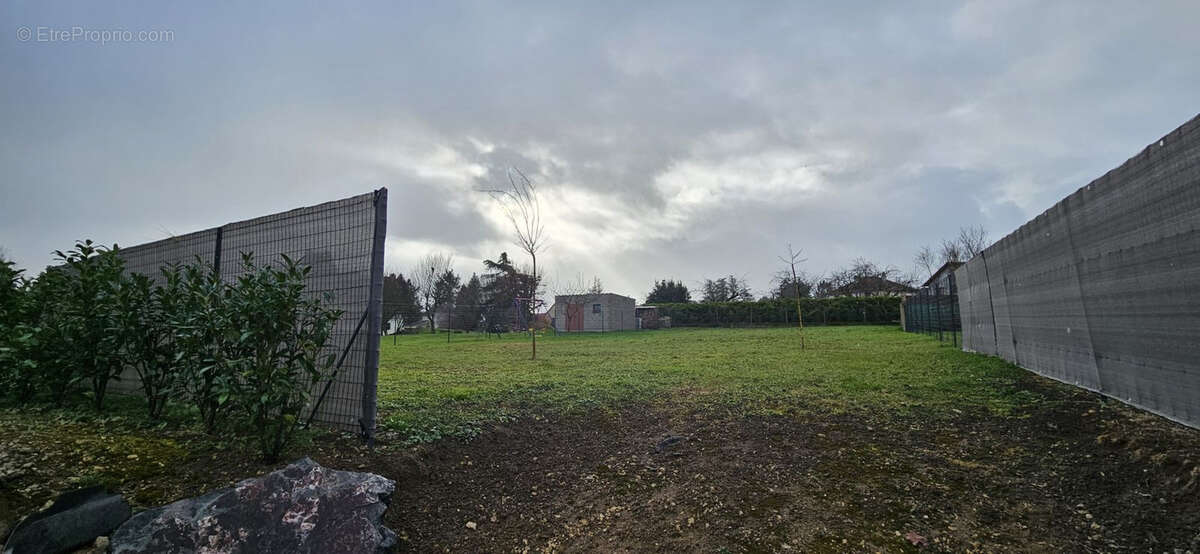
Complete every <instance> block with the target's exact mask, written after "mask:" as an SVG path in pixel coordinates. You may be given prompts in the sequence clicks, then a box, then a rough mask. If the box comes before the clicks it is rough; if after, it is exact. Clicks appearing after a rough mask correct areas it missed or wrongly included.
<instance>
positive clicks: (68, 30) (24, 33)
mask: <svg viewBox="0 0 1200 554" xmlns="http://www.w3.org/2000/svg"><path fill="white" fill-rule="evenodd" d="M17 40H19V41H21V42H92V43H98V44H109V43H116V42H171V41H173V40H175V31H173V30H171V29H140V30H131V29H96V28H91V27H83V26H81V25H75V26H72V27H47V26H41V25H39V26H36V27H18V28H17Z"/></svg>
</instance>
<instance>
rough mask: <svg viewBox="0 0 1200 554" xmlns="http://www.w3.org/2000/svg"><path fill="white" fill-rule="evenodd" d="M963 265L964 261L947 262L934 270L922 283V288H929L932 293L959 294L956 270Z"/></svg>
mask: <svg viewBox="0 0 1200 554" xmlns="http://www.w3.org/2000/svg"><path fill="white" fill-rule="evenodd" d="M962 265H963V262H946V263H944V264H942V267H940V268H938V270H937V271H935V272H933V275H930V276H929V279H927V280H926V281H925V283H923V284H922V285H921V288H927V289H929V292H930V293H931V294H936V295H946V294H958V287H957V286H955V283H954V270H956V269H958V268H959V267H960V266H962Z"/></svg>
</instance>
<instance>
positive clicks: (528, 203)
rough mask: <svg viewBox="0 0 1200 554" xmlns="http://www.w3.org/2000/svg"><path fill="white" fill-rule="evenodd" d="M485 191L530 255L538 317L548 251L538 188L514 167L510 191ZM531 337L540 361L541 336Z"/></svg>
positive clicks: (532, 293)
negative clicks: (542, 262)
mask: <svg viewBox="0 0 1200 554" xmlns="http://www.w3.org/2000/svg"><path fill="white" fill-rule="evenodd" d="M484 192H486V193H488V194H489V195H490V196H491V197H492V199H494V200H496V201H498V202H499V203H500V205H501V207H503V209H504V215H505V216H506V217H507V218H508V221H509V222H510V223H512V226H513V231H514V232H515V233H516V236H517V238H516V244H517V246H519V247H521V250H522V251H524V252H525V253H526V254H529V258H530V259H531V260H532V261H533V290H531V291H529V302H530V306H531V307H532V308H533V313H534V314H536V313H537V308H538V304H539V302H538V285H539V283H541V275H538V270H537V255H538V252H540V251H542V250H544V249H545V248H546V243H545V227H543V226H542V209H541V204H540V203H539V202H538V195H537V188H536V187H534V186H533V182H532V181H530V180H529V178H528V177H526V176H525V174H524V173H521V170H519V169H517V168H515V167H513V168H509V170H508V187H507V188H500V189H488V190H484ZM529 337H530V341H531V342H530V344H531V345H532V356H531V358H532V359H537V333H534V332H532V331H531V332H530V333H529Z"/></svg>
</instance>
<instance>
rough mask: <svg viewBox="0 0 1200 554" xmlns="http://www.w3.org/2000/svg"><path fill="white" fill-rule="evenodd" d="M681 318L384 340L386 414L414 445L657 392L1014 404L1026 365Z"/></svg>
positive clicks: (877, 408) (382, 404) (934, 409)
mask: <svg viewBox="0 0 1200 554" xmlns="http://www.w3.org/2000/svg"><path fill="white" fill-rule="evenodd" d="M805 332H806V337H807V344H808V348H807V349H804V350H801V349H800V343H799V336H798V334H797V330H796V329H793V328H768V329H671V330H660V331H640V332H619V333H603V334H562V335H558V336H554V335H552V334H551V335H546V336H542V337H539V339H538V359H537V360H530V359H529V340H528V337H527V336H524V335H520V336H518V335H510V336H505V337H504V338H503V339H496V338H494V337H493V338H485V337H483V336H479V335H453V336H452V338H451V340H450V342H449V343H447V341H446V337H445V335H416V336H400V337H397V338H396V344H393V338H392V337H386V338H384V339H383V343H382V354H381V361H380V375H379V410H380V421H381V423H382V425H383V428H384V430H385V431H390V432H394V433H397V434H398V435H399V436H400V437H401V438H403V439H404V440H406V441H408V442H423V441H432V440H437V439H438V438H441V437H444V436H460V437H461V436H467V437H469V436H472V435H475V434H477V433H479V432H480V430H481V428H482V427H483V426H485V425H486V424H488V423H492V422H502V421H506V420H511V419H512V418H516V417H540V416H542V415H548V414H563V413H568V414H569V413H580V412H583V411H587V410H611V411H616V410H620V409H622V408H625V407H631V406H635V405H637V404H639V403H640V404H645V403H657V404H663V405H666V404H669V405H673V406H679V405H682V406H685V407H696V408H720V409H730V410H735V411H738V412H743V413H806V412H834V413H839V412H844V413H855V412H864V411H866V412H873V413H879V412H884V413H886V412H904V413H914V412H919V413H921V414H923V415H929V416H931V417H937V416H939V415H944V414H946V413H947V412H949V411H950V410H953V409H958V410H960V411H974V410H988V411H991V412H993V413H999V414H1004V413H1008V412H1009V411H1010V410H1012V409H1013V408H1014V407H1016V406H1018V405H1020V404H1022V403H1027V402H1030V401H1032V400H1034V398H1031V397H1030V396H1031V395H1030V393H1027V392H1021V391H1020V390H1018V389H1017V388H1015V387H1013V385H1014V384H1015V383H1016V382H1017V380H1018V379H1021V378H1022V377H1023V376H1024V375H1025V373H1024V372H1023V371H1022V370H1020V369H1019V368H1017V367H1015V366H1012V365H1011V364H1008V363H1006V362H1004V361H1002V360H999V359H995V358H988V357H984V356H979V355H974V354H968V353H964V352H961V351H958V350H957V349H955V348H954V347H952V346H950V345H948V344H944V343H939V342H938V341H936V340H934V339H931V338H929V337H925V336H921V335H916V334H910V333H904V332H902V331H900V330H899V329H897V328H894V327H865V326H854V327H814V328H809V329H807V330H806V331H805Z"/></svg>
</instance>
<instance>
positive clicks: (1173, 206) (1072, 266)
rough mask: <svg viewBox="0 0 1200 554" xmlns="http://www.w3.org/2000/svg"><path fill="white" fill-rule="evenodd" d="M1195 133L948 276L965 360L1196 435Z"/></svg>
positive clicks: (1155, 149) (1199, 284)
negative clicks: (990, 362) (956, 282)
mask: <svg viewBox="0 0 1200 554" xmlns="http://www.w3.org/2000/svg"><path fill="white" fill-rule="evenodd" d="M1198 128H1200V118H1194V119H1192V120H1191V121H1189V122H1187V123H1185V124H1184V125H1182V126H1181V127H1180V128H1178V129H1176V130H1175V131H1172V132H1171V133H1170V134H1168V135H1167V136H1165V137H1163V139H1162V140H1160V141H1156V142H1155V143H1154V144H1152V145H1150V146H1149V147H1147V148H1146V149H1145V150H1143V151H1142V152H1141V153H1139V154H1138V155H1136V156H1134V157H1133V158H1130V159H1129V160H1128V161H1127V162H1125V163H1124V164H1122V165H1121V166H1120V167H1118V168H1116V169H1113V170H1112V171H1110V172H1108V173H1106V174H1105V175H1103V176H1101V177H1100V178H1098V179H1096V180H1095V181H1092V182H1091V183H1089V184H1087V185H1086V186H1084V187H1083V188H1080V189H1079V190H1078V191H1076V192H1074V193H1073V194H1071V195H1070V196H1068V197H1067V198H1065V199H1063V200H1062V201H1061V202H1059V203H1058V204H1056V205H1054V206H1053V207H1051V208H1050V209H1048V210H1046V211H1045V212H1043V213H1042V214H1040V215H1038V216H1037V217H1035V218H1034V219H1033V220H1031V221H1029V222H1028V223H1026V224H1025V225H1023V226H1021V228H1019V229H1017V230H1016V231H1014V232H1013V233H1011V234H1009V235H1008V236H1006V237H1004V238H1003V239H1001V240H1000V241H998V242H996V244H993V245H992V246H990V247H988V248H987V249H986V250H985V251H984V252H983V253H982V254H981V255H980V256H976V257H975V258H974V259H972V260H971V261H969V262H968V263H967V264H966V265H964V266H963V267H961V268H959V270H958V274H959V278H960V280H963V279H964V278H965V280H963V282H967V283H969V286H968V288H969V293H968V294H967V295H964V296H960V302H962V318H963V327H964V329H969V330H970V331H969V332H965V336H964V348H966V349H969V350H973V351H976V352H983V353H994V354H997V355H999V356H1001V357H1003V358H1005V359H1007V360H1010V361H1012V362H1014V363H1017V364H1018V365H1021V366H1022V367H1025V368H1028V369H1030V370H1032V371H1035V372H1037V373H1040V374H1043V375H1046V376H1048V377H1052V378H1055V379H1059V380H1061V381H1064V382H1067V383H1073V384H1077V385H1079V386H1081V387H1085V388H1088V389H1092V390H1097V391H1099V392H1102V393H1104V394H1107V395H1110V396H1112V397H1114V398H1118V399H1120V400H1123V401H1125V402H1128V403H1130V404H1134V405H1136V406H1140V407H1143V408H1145V409H1147V410H1150V411H1153V412H1156V413H1159V414H1162V415H1164V416H1167V417H1170V418H1172V419H1175V420H1177V421H1181V422H1184V423H1187V424H1189V425H1192V426H1200V132H1198V131H1197V129H1198ZM988 274H990V279H989V278H988V277H987V275H988ZM984 282H986V283H987V286H983V283H984ZM984 299H988V300H990V308H991V309H992V310H993V311H994V313H989V311H988V309H986V308H984V307H983V304H984V303H985V302H984V301H983V300H984ZM992 317H994V318H995V323H996V324H995V326H992V325H991V322H990V321H988V320H989V319H990V318H992ZM989 332H990V334H991V336H988V333H989ZM990 341H991V342H994V344H995V345H996V346H995V347H992V346H990V345H989V344H988V343H989V342H990Z"/></svg>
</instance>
